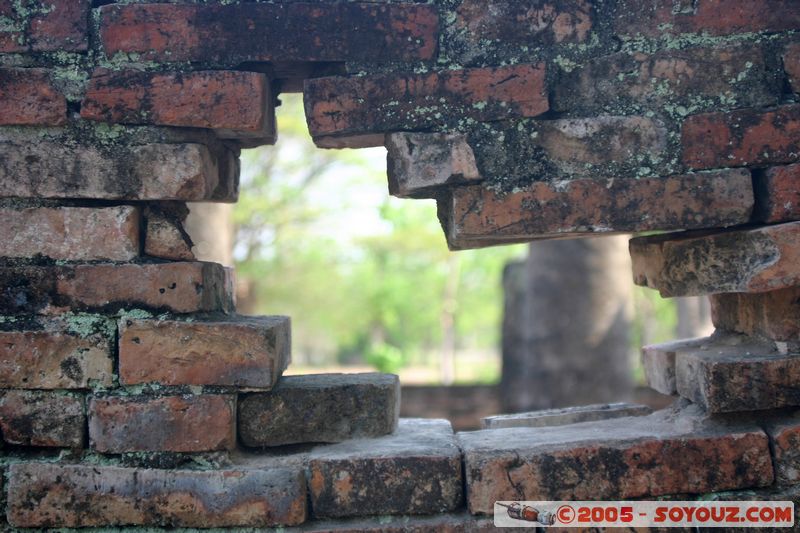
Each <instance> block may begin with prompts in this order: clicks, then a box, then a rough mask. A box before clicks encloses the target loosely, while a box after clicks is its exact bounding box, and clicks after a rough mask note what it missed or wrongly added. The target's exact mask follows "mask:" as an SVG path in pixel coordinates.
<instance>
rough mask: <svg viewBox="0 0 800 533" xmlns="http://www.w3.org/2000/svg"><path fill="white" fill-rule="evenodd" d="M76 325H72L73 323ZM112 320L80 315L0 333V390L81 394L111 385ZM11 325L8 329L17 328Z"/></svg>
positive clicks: (28, 324) (26, 324) (34, 323)
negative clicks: (38, 390)
mask: <svg viewBox="0 0 800 533" xmlns="http://www.w3.org/2000/svg"><path fill="white" fill-rule="evenodd" d="M70 320H72V322H70ZM110 323H111V322H110V321H109V320H107V319H105V318H103V317H99V316H80V315H79V316H76V317H71V319H70V318H66V319H47V320H44V321H42V322H32V323H25V324H24V325H22V326H19V327H17V328H15V329H14V330H8V331H0V387H3V388H17V389H83V388H88V387H90V386H92V385H95V384H97V385H101V386H104V387H110V386H111V384H112V374H113V368H112V361H111V356H112V351H111V339H110V335H109V333H110V332H108V331H104V330H107V329H108V326H109V325H110ZM15 326H16V324H15V323H11V324H10V325H9V327H15Z"/></svg>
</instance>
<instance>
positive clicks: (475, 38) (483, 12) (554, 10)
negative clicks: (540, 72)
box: [455, 0, 592, 45]
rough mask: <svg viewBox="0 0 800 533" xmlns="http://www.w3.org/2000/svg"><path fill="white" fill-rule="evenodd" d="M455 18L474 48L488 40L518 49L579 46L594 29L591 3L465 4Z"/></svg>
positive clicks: (496, 0) (494, 0)
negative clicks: (538, 46)
mask: <svg viewBox="0 0 800 533" xmlns="http://www.w3.org/2000/svg"><path fill="white" fill-rule="evenodd" d="M455 14H456V20H455V26H456V29H458V30H461V31H463V32H465V33H466V34H467V40H468V41H469V42H470V43H472V44H474V45H480V44H483V43H485V42H486V41H487V40H500V41H504V42H509V43H511V44H515V45H541V44H547V45H553V44H559V43H579V42H583V41H585V40H586V39H587V38H588V37H589V32H590V31H591V29H592V6H591V2H589V1H587V0H567V1H559V2H554V1H545V2H535V3H525V2H519V1H516V0H488V1H487V0H465V1H464V2H461V4H460V5H459V6H458V8H457V9H456V12H455Z"/></svg>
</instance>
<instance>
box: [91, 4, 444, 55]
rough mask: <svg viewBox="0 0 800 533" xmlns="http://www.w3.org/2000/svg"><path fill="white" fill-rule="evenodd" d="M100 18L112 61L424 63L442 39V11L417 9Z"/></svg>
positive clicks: (246, 9) (178, 10) (107, 14)
mask: <svg viewBox="0 0 800 533" xmlns="http://www.w3.org/2000/svg"><path fill="white" fill-rule="evenodd" d="M100 20H101V22H100V36H101V40H102V44H103V48H104V50H105V52H106V54H107V55H109V56H113V55H114V54H116V53H118V52H123V53H136V54H139V55H140V56H141V58H142V59H144V60H152V61H163V62H183V61H202V62H213V63H221V64H224V65H231V66H236V65H238V64H239V63H242V62H245V61H259V62H263V61H280V62H289V61H294V62H309V61H369V62H376V63H385V62H391V61H416V60H423V61H424V60H432V59H434V56H435V54H436V48H437V40H438V17H437V15H436V9H435V7H434V6H428V5H414V4H399V5H393V4H386V3H384V4H375V3H356V2H352V3H349V2H347V3H335V4H327V5H326V4H320V3H300V2H297V3H295V2H291V3H286V4H283V5H281V4H276V5H273V4H266V5H265V4H261V5H259V4H242V5H157V4H150V5H128V6H121V5H111V6H103V7H102V8H101V9H100ZM343 28H357V31H355V30H354V31H343Z"/></svg>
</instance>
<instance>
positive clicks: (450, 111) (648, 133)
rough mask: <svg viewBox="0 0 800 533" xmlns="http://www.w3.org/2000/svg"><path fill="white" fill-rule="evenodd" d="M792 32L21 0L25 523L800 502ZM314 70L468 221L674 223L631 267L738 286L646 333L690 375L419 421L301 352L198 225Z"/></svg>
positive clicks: (448, 233)
mask: <svg viewBox="0 0 800 533" xmlns="http://www.w3.org/2000/svg"><path fill="white" fill-rule="evenodd" d="M798 32H800V9H798V6H797V3H796V1H795V0H694V1H687V2H684V1H678V0H675V1H672V0H663V1H661V0H658V1H653V0H604V1H599V0H597V1H592V0H560V1H555V0H436V1H433V2H416V1H401V0H396V1H381V2H358V1H342V2H328V1H324V2H323V1H321V0H320V1H311V0H309V1H306V2H301V1H295V0H285V1H282V2H281V1H277V2H272V3H258V2H249V1H244V0H243V1H241V2H237V1H224V2H223V1H221V0H220V1H214V0H203V1H196V2H193V1H189V0H186V1H185V2H152V3H146V2H144V1H139V0H131V1H127V2H120V3H117V2H114V1H111V2H108V1H102V2H90V1H89V0H47V1H44V0H42V1H39V0H0V242H2V243H3V244H2V246H1V247H0V256H1V257H0V443H2V449H1V450H0V453H2V459H0V470H2V487H3V496H2V497H0V506H1V507H2V509H0V511H1V512H0V516H2V518H0V523H1V524H2V527H3V529H13V528H79V527H99V528H109V527H115V526H152V527H164V528H167V527H223V528H230V527H240V526H241V527H262V528H263V527H271V526H299V525H300V524H305V525H304V526H303V527H304V529H303V531H331V530H336V531H366V530H372V531H481V530H486V529H488V528H489V527H490V526H489V525H488V523H487V520H486V519H485V518H481V515H485V514H487V513H491V511H492V502H493V501H494V500H497V499H529V500H536V499H539V500H546V499H565V498H598V499H614V498H648V497H656V496H670V495H681V497H682V498H694V497H697V496H702V495H705V496H704V497H708V495H709V494H712V495H713V496H712V497H720V496H719V495H717V494H716V493H719V492H722V491H734V492H733V493H728V492H726V493H725V494H723V496H727V497H730V498H745V499H746V498H767V499H775V498H782V499H795V500H796V499H797V494H798V490H800V489H799V488H798V485H797V483H798V481H800V480H798V479H797V472H798V470H800V464H799V463H800V447H799V446H798V442H799V441H798V438H797V434H798V432H800V422H798V418H797V416H796V415H795V413H794V408H796V407H797V406H800V395H798V393H797V390H798V386H797V384H798V382H800V364H798V361H800V352H798V350H799V349H800V342H798V341H800V338H798V335H799V334H800V333H799V332H800V327H798V324H799V323H800V322H799V321H800V311H799V310H798V309H799V308H798V301H800V298H798V294H797V293H798V290H800V289H798V279H800V274H799V273H798V266H797V265H798V261H797V259H798V256H800V251H799V250H800V248H799V247H800V238H798V235H799V233H798V232H799V231H800V230H799V229H798V228H797V227H795V224H798V222H794V221H796V220H798V219H800V208H798V194H799V193H798V185H797V178H798V177H800V99H799V98H798V92H800V67H799V66H798V65H799V64H800V57H799V56H798V53H799V52H800V33H798ZM289 91H295V92H296V91H302V92H303V94H304V100H305V108H306V117H307V121H308V126H309V129H310V131H311V134H312V135H313V137H314V139H315V142H316V143H317V145H318V146H320V147H321V148H341V147H355V148H357V147H367V146H376V145H385V146H386V147H387V149H388V152H389V158H388V164H387V174H388V186H389V191H390V192H391V193H392V194H395V195H397V196H402V197H410V198H420V197H421V198H435V199H436V201H437V202H438V206H439V216H440V219H441V221H442V225H443V229H444V233H445V237H446V239H447V241H448V244H449V245H450V247H451V248H453V249H462V248H473V247H481V246H489V245H497V244H505V243H512V242H522V241H529V240H533V239H539V238H548V237H568V236H578V235H589V234H596V233H597V234H602V233H615V232H625V233H629V232H645V231H647V232H650V231H654V230H659V231H674V233H664V234H659V235H657V236H652V235H651V236H642V237H637V238H635V239H633V240H632V241H631V248H630V249H631V254H632V257H633V259H634V278H635V280H636V282H637V283H639V284H642V285H646V286H649V287H652V288H654V289H658V290H660V291H661V292H662V294H664V295H666V296H684V295H699V294H708V295H711V301H712V306H713V312H714V323H715V325H716V327H717V328H718V331H717V332H716V333H715V334H714V335H713V336H711V337H709V338H706V339H692V340H685V341H678V342H674V343H670V344H666V345H659V346H649V347H645V348H644V349H643V361H644V365H645V368H646V371H647V378H648V381H649V383H650V385H651V386H652V387H653V388H655V389H657V390H659V391H661V392H663V393H665V394H672V395H675V396H678V397H680V399H678V400H677V401H676V403H675V404H674V405H673V406H672V407H671V408H670V409H667V410H662V411H658V412H655V413H653V414H646V410H641V409H639V410H637V409H631V410H625V411H624V414H625V415H629V416H622V417H620V414H619V413H620V411H619V409H616V408H614V409H608V408H605V407H597V408H588V409H586V410H584V411H587V410H588V411H590V412H591V413H593V414H591V415H586V414H581V415H580V417H578V418H574V417H571V415H570V416H567V417H566V418H565V417H564V416H562V414H559V415H558V416H556V417H555V418H557V419H558V420H560V422H558V423H554V422H552V421H551V422H548V423H547V424H544V425H549V427H544V428H542V427H541V426H542V425H543V423H542V420H545V419H548V420H550V419H552V418H553V417H552V416H551V415H546V414H535V415H529V416H520V417H517V418H515V419H514V422H513V424H514V425H516V426H523V427H504V428H500V429H484V430H481V431H477V432H460V433H458V434H454V433H453V431H452V428H451V426H450V424H449V423H448V422H446V421H442V420H422V419H401V420H399V421H398V409H399V384H398V382H397V379H396V377H394V376H388V375H380V374H365V375H350V376H341V375H317V376H307V377H294V378H289V377H287V378H283V377H282V372H283V370H284V369H285V368H286V367H287V365H288V364H290V360H291V334H290V320H289V318H287V317H245V316H239V315H237V314H236V313H235V302H234V301H233V291H232V287H233V272H232V271H231V270H229V269H226V268H224V267H222V266H221V265H218V264H214V263H206V262H200V261H196V260H195V258H194V255H193V253H192V243H191V239H190V238H189V237H188V235H187V233H186V231H185V229H184V227H183V224H184V221H185V218H186V214H187V209H186V205H185V203H186V202H190V201H191V202H203V201H205V202H235V201H236V198H237V190H238V173H239V160H238V157H239V151H240V150H241V149H242V148H245V147H251V146H257V145H263V144H272V143H274V142H275V141H276V135H277V132H276V131H275V121H274V110H275V106H276V104H277V97H278V96H279V94H280V93H281V92H289ZM678 230H681V231H680V232H678ZM609 412H614V413H616V414H615V415H614V418H611V417H608V416H606V413H609ZM582 413H583V411H582ZM634 414H636V415H641V416H633V415H634ZM531 421H536V422H531ZM533 425H535V426H539V427H524V426H533ZM487 427H493V426H491V425H490V424H487ZM378 516H380V517H381V518H380V520H378V519H377V518H376V517H378ZM387 516H388V517H391V518H386V517H387Z"/></svg>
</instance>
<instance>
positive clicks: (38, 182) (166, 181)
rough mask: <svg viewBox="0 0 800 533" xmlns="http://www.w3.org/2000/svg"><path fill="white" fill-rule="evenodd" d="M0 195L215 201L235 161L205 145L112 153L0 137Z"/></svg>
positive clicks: (231, 195)
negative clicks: (214, 152)
mask: <svg viewBox="0 0 800 533" xmlns="http://www.w3.org/2000/svg"><path fill="white" fill-rule="evenodd" d="M0 152H2V154H3V156H4V157H3V160H2V161H0V197H13V196H18V197H25V198H30V197H37V198H89V199H101V200H188V201H202V200H211V199H217V190H218V189H219V190H220V191H221V192H222V193H223V194H224V195H225V196H224V197H223V198H219V200H227V201H231V200H233V199H235V198H236V191H235V190H234V191H225V190H224V189H223V187H224V186H226V183H225V181H226V180H228V179H238V174H236V175H235V176H232V177H229V175H230V173H231V168H232V167H231V165H232V163H231V162H230V161H229V160H228V158H233V155H232V154H230V153H227V152H226V153H224V155H221V156H219V157H218V156H216V155H215V154H213V153H212V152H211V151H210V150H209V149H208V147H206V146H204V145H201V144H194V143H186V144H147V145H142V146H121V147H117V148H115V149H114V151H113V152H108V151H106V150H100V149H98V148H96V147H92V146H80V145H74V144H65V143H64V142H58V141H53V142H51V141H47V140H41V139H36V138H34V139H19V140H2V139H0Z"/></svg>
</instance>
